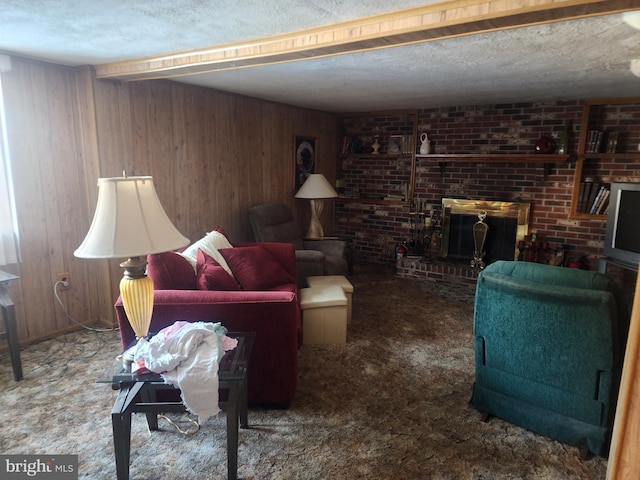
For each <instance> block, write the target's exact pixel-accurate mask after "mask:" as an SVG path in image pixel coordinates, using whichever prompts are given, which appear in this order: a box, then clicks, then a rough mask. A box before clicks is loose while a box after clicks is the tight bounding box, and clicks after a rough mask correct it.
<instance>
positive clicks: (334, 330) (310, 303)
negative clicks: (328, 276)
mask: <svg viewBox="0 0 640 480" xmlns="http://www.w3.org/2000/svg"><path fill="white" fill-rule="evenodd" d="M300 308H301V310H302V339H303V341H302V343H303V344H305V345H317V344H321V343H346V342H347V297H346V295H345V294H344V291H343V290H342V287H339V286H337V285H327V286H320V287H310V288H301V289H300Z"/></svg>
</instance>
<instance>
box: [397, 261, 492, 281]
mask: <svg viewBox="0 0 640 480" xmlns="http://www.w3.org/2000/svg"><path fill="white" fill-rule="evenodd" d="M478 273H480V270H479V269H477V268H471V267H470V266H469V264H468V263H466V262H464V263H463V262H454V261H446V262H445V261H443V260H429V259H421V258H399V259H398V260H397V262H396V274H397V275H398V276H400V277H411V278H420V279H426V280H433V281H437V282H447V283H452V284H459V285H466V286H468V287H469V288H475V287H476V280H477V278H478Z"/></svg>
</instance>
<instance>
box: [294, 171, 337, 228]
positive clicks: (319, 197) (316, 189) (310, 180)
mask: <svg viewBox="0 0 640 480" xmlns="http://www.w3.org/2000/svg"><path fill="white" fill-rule="evenodd" d="M337 196H338V194H337V193H336V191H335V190H334V189H333V187H332V186H331V184H330V183H329V181H328V180H327V179H326V178H325V176H324V175H322V174H321V173H312V174H311V175H309V177H307V179H306V180H305V181H304V183H303V184H302V187H300V190H298V193H296V198H308V199H309V200H310V201H311V221H310V222H309V230H308V232H307V238H322V237H323V236H324V229H323V228H322V223H320V215H321V214H322V210H323V208H324V200H323V199H325V198H335V197H337Z"/></svg>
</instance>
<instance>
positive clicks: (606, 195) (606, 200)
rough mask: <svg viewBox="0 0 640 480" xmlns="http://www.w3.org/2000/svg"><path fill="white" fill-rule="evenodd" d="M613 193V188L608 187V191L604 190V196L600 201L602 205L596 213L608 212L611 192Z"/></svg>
mask: <svg viewBox="0 0 640 480" xmlns="http://www.w3.org/2000/svg"><path fill="white" fill-rule="evenodd" d="M610 193H611V190H609V189H607V191H606V192H604V196H603V197H602V200H601V201H600V205H599V206H598V210H597V211H596V215H603V214H605V213H607V209H608V208H609V194H610Z"/></svg>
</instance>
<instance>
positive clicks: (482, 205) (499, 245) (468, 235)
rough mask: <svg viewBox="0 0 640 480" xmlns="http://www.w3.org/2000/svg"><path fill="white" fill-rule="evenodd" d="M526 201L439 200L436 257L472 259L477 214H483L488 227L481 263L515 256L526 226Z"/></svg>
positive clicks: (527, 221)
mask: <svg viewBox="0 0 640 480" xmlns="http://www.w3.org/2000/svg"><path fill="white" fill-rule="evenodd" d="M529 209H530V204H528V203H524V202H499V201H489V200H470V199H460V198H443V199H442V243H441V248H440V256H441V257H446V258H451V259H463V260H472V259H473V258H474V249H475V243H474V241H473V226H474V225H475V224H476V223H477V222H478V220H479V219H478V215H479V214H484V213H486V218H485V219H484V223H486V224H487V226H488V227H489V229H488V232H487V236H486V239H485V242H484V251H485V255H484V256H483V257H482V260H483V261H484V262H485V263H491V262H495V261H496V260H514V259H516V258H517V254H518V251H517V245H518V241H521V240H524V238H525V235H526V234H527V230H528V228H529Z"/></svg>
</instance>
